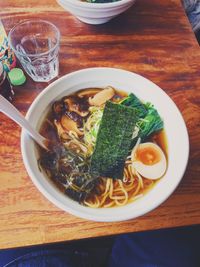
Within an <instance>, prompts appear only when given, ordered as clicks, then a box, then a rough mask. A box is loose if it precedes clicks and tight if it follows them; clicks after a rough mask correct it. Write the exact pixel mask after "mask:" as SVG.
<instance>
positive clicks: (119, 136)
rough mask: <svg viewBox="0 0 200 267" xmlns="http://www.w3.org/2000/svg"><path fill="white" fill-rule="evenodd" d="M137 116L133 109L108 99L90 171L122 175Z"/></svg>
mask: <svg viewBox="0 0 200 267" xmlns="http://www.w3.org/2000/svg"><path fill="white" fill-rule="evenodd" d="M136 121H137V116H136V114H135V110H134V109H133V108H131V107H127V106H124V105H121V104H115V103H112V102H110V101H108V102H107V103H106V105H105V108H104V112H103V117H102V120H101V123H100V127H99V131H98V135H97V140H96V145H95V149H94V153H93V154H92V157H91V165H90V171H91V173H94V174H96V175H98V176H104V177H110V178H118V179H121V178H122V177H123V170H124V163H125V160H126V157H127V155H128V153H129V148H130V145H131V141H132V134H133V130H134V127H135V122H136Z"/></svg>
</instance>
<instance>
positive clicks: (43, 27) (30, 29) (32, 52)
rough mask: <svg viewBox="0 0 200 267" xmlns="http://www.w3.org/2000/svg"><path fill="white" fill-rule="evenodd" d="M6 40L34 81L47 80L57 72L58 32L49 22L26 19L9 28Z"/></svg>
mask: <svg viewBox="0 0 200 267" xmlns="http://www.w3.org/2000/svg"><path fill="white" fill-rule="evenodd" d="M8 40H9V43H10V46H11V48H12V49H13V51H14V53H15V55H16V56H17V58H18V59H19V61H20V63H21V64H22V66H23V68H24V70H25V71H26V72H27V74H28V75H29V76H30V77H31V78H32V79H33V80H34V81H36V82H49V81H50V80H52V79H53V78H55V77H56V76H57V75H58V72H59V61H58V52H59V43H60V32H59V30H58V28H57V27H56V26H55V25H54V24H52V23H51V22H48V21H45V20H27V21H24V22H21V23H19V24H17V25H16V26H15V27H14V28H12V29H11V31H10V32H9V35H8Z"/></svg>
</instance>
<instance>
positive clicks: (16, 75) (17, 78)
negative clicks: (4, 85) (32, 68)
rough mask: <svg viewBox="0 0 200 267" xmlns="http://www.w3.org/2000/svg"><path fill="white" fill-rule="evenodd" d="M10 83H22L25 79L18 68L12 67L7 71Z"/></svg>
mask: <svg viewBox="0 0 200 267" xmlns="http://www.w3.org/2000/svg"><path fill="white" fill-rule="evenodd" d="M8 77H9V79H10V82H11V84H12V85H22V84H24V83H25V81H26V76H25V75H24V72H23V70H22V69H20V68H14V69H12V70H11V71H10V72H9V73H8Z"/></svg>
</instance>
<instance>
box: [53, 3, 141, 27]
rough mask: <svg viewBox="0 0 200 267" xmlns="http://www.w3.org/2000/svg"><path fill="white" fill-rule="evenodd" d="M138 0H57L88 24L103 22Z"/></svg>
mask: <svg viewBox="0 0 200 267" xmlns="http://www.w3.org/2000/svg"><path fill="white" fill-rule="evenodd" d="M135 1H136V0H119V1H116V2H111V3H88V2H83V1H81V0H57V2H58V4H59V5H61V6H62V7H63V8H64V9H66V10H67V11H69V12H70V13H71V14H72V15H74V16H76V17H77V18H78V19H79V20H81V21H83V22H85V23H88V24H102V23H105V22H107V21H109V20H111V19H112V18H114V17H116V16H117V15H119V14H121V13H122V12H124V11H125V10H127V9H128V8H129V7H131V6H132V5H133V4H134V3H135Z"/></svg>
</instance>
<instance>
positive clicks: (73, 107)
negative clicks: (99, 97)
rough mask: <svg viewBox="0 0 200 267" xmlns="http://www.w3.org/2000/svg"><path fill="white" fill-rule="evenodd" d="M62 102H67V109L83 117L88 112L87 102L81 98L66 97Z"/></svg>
mask: <svg viewBox="0 0 200 267" xmlns="http://www.w3.org/2000/svg"><path fill="white" fill-rule="evenodd" d="M64 102H65V103H67V105H68V109H69V111H73V112H76V113H77V114H78V115H80V116H81V117H85V116H87V115H88V114H89V111H88V104H86V103H83V99H82V98H78V97H66V98H65V99H64Z"/></svg>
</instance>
